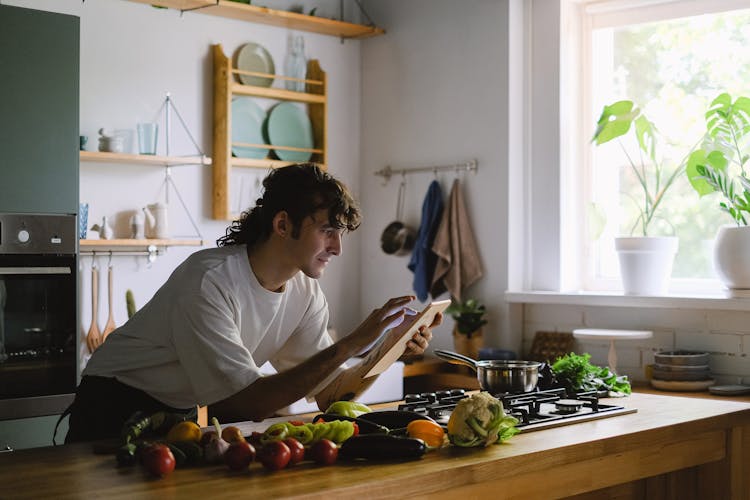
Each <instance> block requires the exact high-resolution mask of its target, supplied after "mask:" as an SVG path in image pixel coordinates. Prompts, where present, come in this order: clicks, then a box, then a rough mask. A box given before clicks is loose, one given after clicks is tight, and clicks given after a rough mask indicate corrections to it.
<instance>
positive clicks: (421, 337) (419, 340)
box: [404, 313, 443, 355]
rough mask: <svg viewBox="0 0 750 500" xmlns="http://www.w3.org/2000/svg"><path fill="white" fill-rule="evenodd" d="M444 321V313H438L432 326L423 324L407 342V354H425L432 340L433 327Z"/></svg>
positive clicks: (405, 351) (405, 352)
mask: <svg viewBox="0 0 750 500" xmlns="http://www.w3.org/2000/svg"><path fill="white" fill-rule="evenodd" d="M442 322H443V313H437V314H436V315H435V318H434V319H433V320H432V324H431V325H430V326H422V327H420V328H419V330H418V331H417V333H415V334H414V336H413V337H412V338H411V340H409V342H407V343H406V349H405V350H404V354H405V355H420V354H424V352H425V350H426V349H427V347H428V346H429V345H430V340H432V329H433V328H435V327H436V326H438V325H439V324H440V323H442Z"/></svg>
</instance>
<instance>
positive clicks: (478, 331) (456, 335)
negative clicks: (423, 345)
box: [445, 299, 487, 359]
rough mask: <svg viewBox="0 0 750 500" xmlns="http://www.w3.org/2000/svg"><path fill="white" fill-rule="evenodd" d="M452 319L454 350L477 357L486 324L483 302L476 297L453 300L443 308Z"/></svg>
mask: <svg viewBox="0 0 750 500" xmlns="http://www.w3.org/2000/svg"><path fill="white" fill-rule="evenodd" d="M445 312H446V314H449V315H450V316H451V317H452V318H453V319H454V320H455V322H456V323H455V325H454V327H453V345H454V347H455V349H456V352H458V353H459V354H464V355H466V356H469V357H471V358H474V359H477V357H478V355H479V349H480V348H481V347H482V342H483V328H482V327H483V326H484V325H486V324H487V320H486V319H484V315H485V314H486V312H487V310H486V307H485V306H484V304H482V303H481V302H479V301H478V300H476V299H466V300H465V301H457V300H455V299H454V300H453V302H452V303H451V305H450V306H448V308H447V309H446V310H445Z"/></svg>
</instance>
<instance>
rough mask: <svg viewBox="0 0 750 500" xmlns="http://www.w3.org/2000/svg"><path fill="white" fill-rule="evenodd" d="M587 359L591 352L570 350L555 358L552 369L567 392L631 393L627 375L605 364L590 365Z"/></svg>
mask: <svg viewBox="0 0 750 500" xmlns="http://www.w3.org/2000/svg"><path fill="white" fill-rule="evenodd" d="M589 359H591V354H588V353H584V354H576V353H574V352H571V353H570V354H566V355H565V356H562V357H559V358H557V360H556V361H555V362H554V363H553V364H552V371H553V372H554V374H555V377H556V378H557V381H558V382H559V383H561V384H562V385H563V386H565V388H566V389H568V391H569V392H574V393H575V392H585V391H608V392H609V395H610V396H613V397H617V396H626V395H628V394H630V393H631V388H630V382H629V381H628V377H627V375H617V374H616V373H614V372H612V371H611V370H610V369H609V368H608V367H606V366H605V367H599V366H596V365H592V364H591V362H590V361H589Z"/></svg>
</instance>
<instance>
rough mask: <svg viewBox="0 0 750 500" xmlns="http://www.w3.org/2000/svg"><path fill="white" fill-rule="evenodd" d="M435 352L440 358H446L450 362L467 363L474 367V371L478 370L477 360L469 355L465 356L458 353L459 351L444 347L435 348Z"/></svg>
mask: <svg viewBox="0 0 750 500" xmlns="http://www.w3.org/2000/svg"><path fill="white" fill-rule="evenodd" d="M433 352H434V353H435V356H437V357H438V358H441V359H444V360H446V361H448V362H450V363H454V364H458V365H466V366H468V367H470V368H473V369H474V371H476V370H477V362H476V361H475V360H473V359H471V358H470V357H468V356H464V355H463V354H458V353H457V352H453V351H444V350H442V349H435V350H434V351H433Z"/></svg>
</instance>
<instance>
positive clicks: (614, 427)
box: [0, 393, 750, 500]
mask: <svg viewBox="0 0 750 500" xmlns="http://www.w3.org/2000/svg"><path fill="white" fill-rule="evenodd" d="M616 402H617V403H618V404H621V405H623V406H626V407H634V408H637V409H638V411H637V412H636V413H633V414H628V415H620V416H617V417H612V418H605V419H600V420H596V421H590V422H583V423H578V424H575V425H570V426H564V427H559V428H554V429H547V430H541V431H535V432H528V433H522V434H519V435H517V436H514V437H513V438H512V439H511V440H510V441H509V442H507V443H504V444H502V445H494V446H490V447H488V448H482V449H459V448H454V447H447V448H444V449H441V450H437V451H432V452H430V453H428V454H427V455H426V456H425V457H424V458H423V459H421V460H416V461H408V462H395V463H394V462H385V463H361V464H359V463H358V464H347V463H343V462H341V463H338V464H337V465H335V466H331V467H321V466H316V465H314V464H312V463H303V464H300V465H298V466H295V467H292V468H289V469H286V470H283V471H279V472H268V471H265V470H264V469H263V468H262V467H261V466H260V465H259V464H257V463H256V464H253V465H252V466H251V468H250V471H249V472H242V473H233V472H230V471H229V470H228V469H227V468H226V467H224V466H222V465H216V466H203V467H196V468H184V469H178V470H176V471H175V472H174V473H173V474H171V475H170V476H168V477H166V478H164V479H150V478H148V477H147V476H146V475H145V473H144V472H143V470H142V469H141V468H140V467H135V468H127V469H117V468H116V467H115V463H114V458H113V457H111V456H106V455H95V454H94V453H93V452H92V445H91V444H76V445H66V446H58V447H55V448H53V447H49V448H37V449H30V450H21V451H17V452H13V453H0V498H8V497H12V498H84V497H86V498H91V497H106V498H156V497H159V498H163V497H169V498H192V497H198V496H201V497H207V498H233V497H236V496H239V495H245V496H248V497H250V496H252V497H256V498H269V497H274V498H275V497H310V498H322V497H326V498H331V497H337V498H338V497H346V498H355V497H359V496H361V497H365V498H405V497H410V498H413V497H416V498H419V497H430V498H457V497H459V496H464V497H475V496H478V495H480V494H481V495H488V494H491V495H492V496H491V497H490V498H498V495H499V494H498V492H502V494H500V495H499V496H500V497H502V498H523V499H524V500H528V499H529V498H544V497H547V496H549V495H554V496H556V497H564V496H574V495H580V497H579V498H584V494H585V493H586V492H591V491H598V490H602V489H604V488H607V491H608V497H609V495H613V494H614V493H617V495H618V497H620V498H633V499H635V498H666V497H667V496H666V494H667V493H668V494H669V495H670V496H671V497H673V498H737V499H747V498H750V404H749V403H745V402H737V401H730V400H726V399H722V400H716V399H707V398H692V397H674V396H663V395H658V394H643V393H636V394H633V395H632V396H630V397H628V398H625V399H618V400H616ZM273 420H276V421H277V420H281V419H273ZM269 424H270V421H264V422H262V423H252V422H249V423H242V424H240V425H241V427H242V428H243V430H244V431H245V432H249V431H251V430H254V429H256V430H257V429H260V430H262V429H265V428H266V427H267V426H268V425H269ZM549 488H554V490H553V492H554V493H550V491H551V490H550V489H549ZM670 488H677V490H674V489H670ZM649 492H650V493H649ZM601 493H602V492H601V491H599V493H598V494H597V497H600V496H599V495H600V494H601ZM673 495H676V496H673ZM585 498H592V497H591V496H585Z"/></svg>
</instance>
